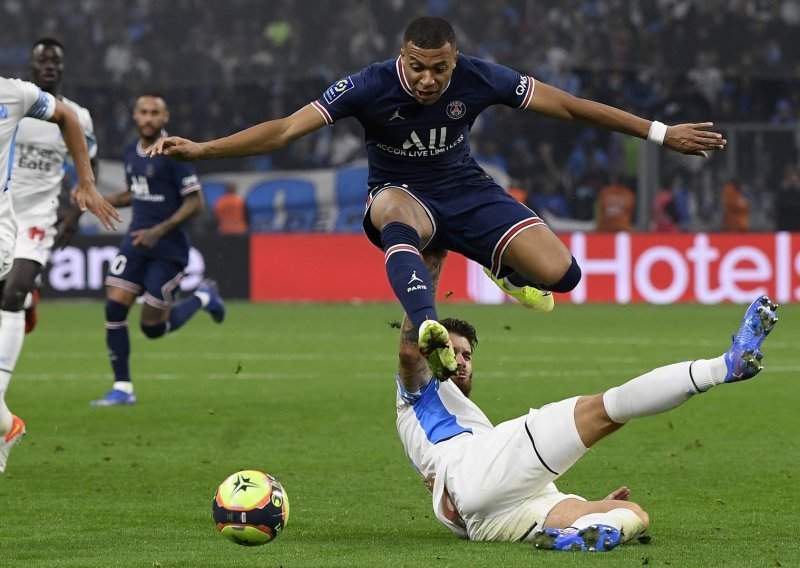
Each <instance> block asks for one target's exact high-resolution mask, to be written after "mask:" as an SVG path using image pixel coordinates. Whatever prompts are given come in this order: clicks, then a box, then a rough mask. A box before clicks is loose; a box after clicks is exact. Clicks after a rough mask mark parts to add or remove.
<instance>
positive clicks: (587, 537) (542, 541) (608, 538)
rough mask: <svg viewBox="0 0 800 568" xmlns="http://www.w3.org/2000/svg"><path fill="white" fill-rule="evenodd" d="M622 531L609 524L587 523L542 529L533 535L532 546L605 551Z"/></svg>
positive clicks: (616, 541)
mask: <svg viewBox="0 0 800 568" xmlns="http://www.w3.org/2000/svg"><path fill="white" fill-rule="evenodd" d="M621 537H622V533H620V531H619V530H618V529H616V528H614V527H612V526H609V525H600V524H595V525H589V526H588V527H586V528H583V529H580V530H578V529H573V528H569V529H542V530H540V531H536V534H535V535H534V537H533V547H534V548H538V549H540V550H561V551H566V552H571V551H584V552H607V551H609V550H611V549H612V548H615V547H616V546H617V545H618V544H619V541H620V538H621Z"/></svg>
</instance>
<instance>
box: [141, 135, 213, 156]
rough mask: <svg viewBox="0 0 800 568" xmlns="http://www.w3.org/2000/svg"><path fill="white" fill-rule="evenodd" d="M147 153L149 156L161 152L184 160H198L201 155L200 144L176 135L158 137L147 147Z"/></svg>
mask: <svg viewBox="0 0 800 568" xmlns="http://www.w3.org/2000/svg"><path fill="white" fill-rule="evenodd" d="M147 153H148V155H149V156H150V157H151V158H155V157H156V156H161V155H162V154H163V155H164V156H169V157H170V158H175V159H176V160H185V161H191V160H198V159H200V158H201V157H202V155H203V151H202V148H201V146H200V144H198V143H197V142H192V141H191V140H188V139H186V138H180V137H178V136H167V137H166V138H159V139H158V140H156V142H155V144H153V145H152V146H150V148H148V150H147Z"/></svg>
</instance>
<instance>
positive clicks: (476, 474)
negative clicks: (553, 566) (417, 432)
mask: <svg viewBox="0 0 800 568" xmlns="http://www.w3.org/2000/svg"><path fill="white" fill-rule="evenodd" d="M577 400H578V397H574V398H571V399H568V400H563V401H560V402H556V403H553V404H549V405H547V406H544V407H542V408H541V409H538V410H535V409H532V410H531V411H530V412H529V413H528V414H527V415H526V416H521V417H519V418H516V419H514V420H509V421H508V422H503V423H502V424H499V425H498V426H497V427H495V429H494V430H492V431H490V432H486V433H483V434H478V435H475V436H459V437H458V438H456V439H453V440H452V443H450V442H444V444H445V446H446V447H444V448H442V454H441V457H442V459H441V461H440V464H442V468H441V471H438V470H437V477H439V476H440V475H442V474H444V477H439V479H444V480H445V486H446V487H447V491H448V492H449V493H450V497H451V499H452V500H453V502H454V504H455V506H456V509H457V510H458V512H459V513H460V514H461V516H462V517H463V519H464V521H465V522H466V525H467V532H468V534H469V538H470V540H503V541H517V540H524V539H526V538H527V537H529V536H532V534H533V529H534V528H535V527H536V526H538V525H541V524H542V523H543V522H544V520H545V518H546V517H547V514H548V513H549V512H550V510H551V509H552V508H553V507H554V506H555V505H556V504H558V503H560V502H561V501H563V500H565V499H581V500H582V499H583V498H582V497H578V496H576V495H568V494H564V493H561V492H559V491H558V490H557V489H556V486H555V485H554V484H553V481H554V480H555V479H556V478H558V477H559V476H560V475H562V474H563V473H564V472H566V471H567V469H569V467H571V466H572V465H573V464H574V463H575V462H576V461H577V460H578V458H580V457H581V456H582V455H583V454H584V453H585V452H586V447H585V446H584V445H583V443H582V442H581V439H580V436H579V435H578V430H577V427H576V426H575V404H576V402H577Z"/></svg>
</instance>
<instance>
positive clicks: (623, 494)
mask: <svg viewBox="0 0 800 568" xmlns="http://www.w3.org/2000/svg"><path fill="white" fill-rule="evenodd" d="M630 495H631V490H630V489H628V488H627V487H624V486H623V487H620V488H619V489H617V490H616V491H613V492H611V493H609V494H608V495H607V496H606V498H605V499H604V501H627V500H628V497H630Z"/></svg>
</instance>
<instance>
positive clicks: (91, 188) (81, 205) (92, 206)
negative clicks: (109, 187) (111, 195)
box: [72, 183, 122, 230]
mask: <svg viewBox="0 0 800 568" xmlns="http://www.w3.org/2000/svg"><path fill="white" fill-rule="evenodd" d="M72 201H73V203H75V205H77V206H78V209H80V210H81V211H86V210H87V209H88V210H89V211H91V212H92V213H94V215H95V217H97V218H98V219H99V220H100V224H101V225H103V227H105V228H106V229H109V230H113V229H114V228H115V227H116V226H115V225H114V223H115V222H117V223H120V222H122V218H121V217H120V216H119V213H118V212H117V210H116V209H114V208H113V207H112V206H111V204H110V203H109V202H108V201H107V200H106V198H105V197H103V196H102V195H101V194H100V192H99V191H97V188H96V187H95V185H94V183H81V184H78V185H77V186H75V187H74V188H73V190H72Z"/></svg>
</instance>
